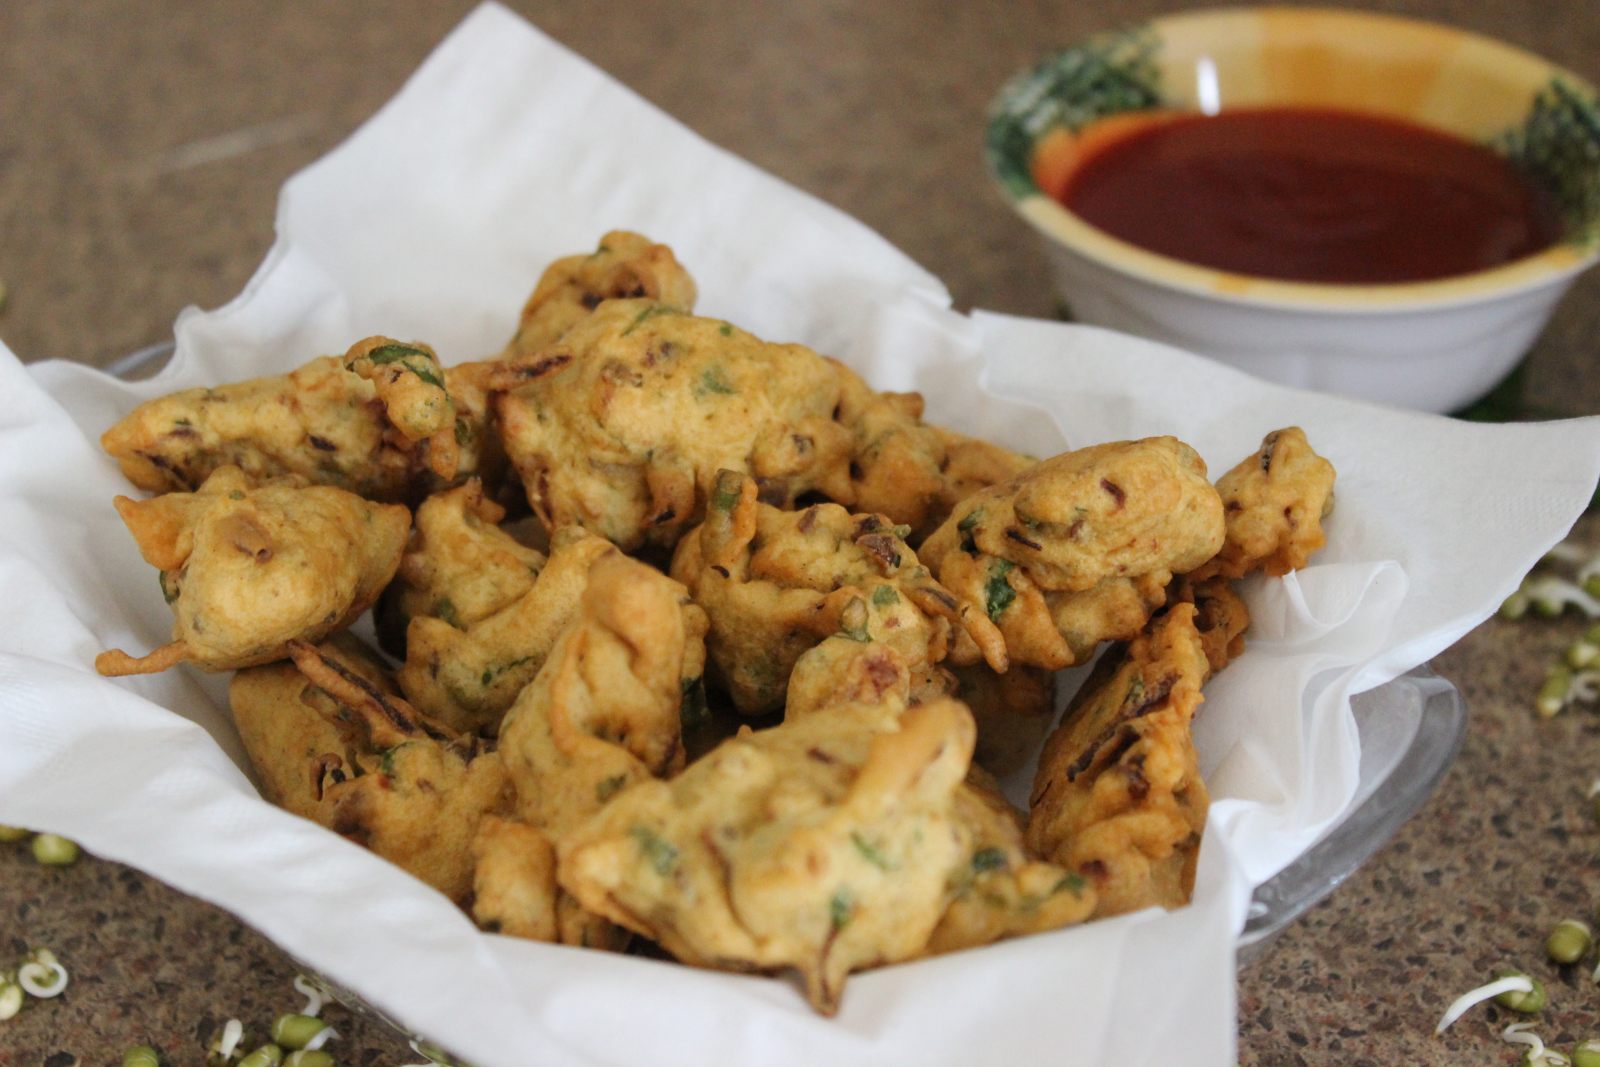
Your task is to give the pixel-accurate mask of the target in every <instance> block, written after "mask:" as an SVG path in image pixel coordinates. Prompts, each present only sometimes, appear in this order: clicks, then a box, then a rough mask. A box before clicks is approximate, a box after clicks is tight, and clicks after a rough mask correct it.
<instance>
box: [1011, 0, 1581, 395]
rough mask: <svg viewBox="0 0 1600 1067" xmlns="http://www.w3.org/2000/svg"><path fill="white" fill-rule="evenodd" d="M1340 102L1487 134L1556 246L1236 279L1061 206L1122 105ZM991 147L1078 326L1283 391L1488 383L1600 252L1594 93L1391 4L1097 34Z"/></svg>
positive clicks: (1016, 103)
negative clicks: (1527, 186) (1539, 202)
mask: <svg viewBox="0 0 1600 1067" xmlns="http://www.w3.org/2000/svg"><path fill="white" fill-rule="evenodd" d="M1273 106H1288V107H1322V108H1345V109H1351V110H1358V111H1364V112H1368V113H1372V114H1377V115H1383V116H1388V117H1393V118H1399V119H1405V120H1409V121H1411V122H1414V123H1418V124H1420V125H1423V126H1427V127H1430V128H1433V129H1437V130H1442V131H1444V132H1447V133H1452V134H1455V135H1457V136H1459V137H1463V138H1465V139H1467V140H1469V141H1472V142H1475V143H1480V144H1485V145H1488V146H1490V147H1491V148H1493V149H1494V150H1495V151H1496V152H1499V153H1500V154H1501V155H1503V156H1505V157H1506V158H1508V159H1510V160H1511V161H1512V162H1513V163H1514V164H1516V165H1517V166H1518V167H1519V168H1520V169H1522V170H1523V172H1524V173H1525V174H1527V175H1528V176H1529V177H1530V178H1531V179H1532V180H1533V181H1534V182H1536V183H1537V184H1539V185H1541V186H1543V187H1544V188H1545V189H1547V190H1548V191H1549V192H1550V193H1551V194H1552V195H1553V196H1554V198H1555V200H1556V202H1557V203H1558V204H1559V206H1560V209H1561V213H1562V220H1563V233H1562V237H1561V239H1560V240H1559V241H1558V242H1557V243H1556V244H1555V245H1553V246H1551V247H1549V248H1546V249H1544V250H1543V251H1541V252H1538V253H1536V254H1533V255H1530V256H1526V257H1524V258H1522V259H1518V260H1515V261H1513V262H1510V263H1507V264H1505V265H1503V266H1500V267H1496V268H1494V269H1492V270H1484V271H1478V272H1475V273H1471V274H1463V275H1458V276H1454V277H1450V278H1443V279H1440V280H1437V281H1428V282H1417V283H1407V284H1397V285H1324V284H1311V283H1304V282H1289V281H1278V280H1274V279H1269V278H1259V277H1253V276H1247V275H1240V274H1233V273H1229V272H1226V271H1220V270H1214V269H1211V268H1208V267H1203V266H1199V265H1196V264H1193V263H1187V262H1184V261H1182V260H1178V259H1173V258H1171V257H1168V256H1164V255H1160V254H1157V253H1154V252H1150V251H1146V250H1145V249H1142V248H1139V247H1138V246H1136V245H1132V244H1129V243H1128V242H1126V241H1122V240H1119V239H1118V238H1115V237H1112V236H1111V235H1110V234H1108V233H1106V232H1104V231H1102V230H1100V229H1098V228H1096V227H1094V226H1092V225H1090V224H1089V223H1088V222H1086V221H1084V220H1083V219H1082V218H1080V217H1078V216H1077V215H1075V214H1073V213H1072V212H1071V211H1069V210H1068V209H1067V208H1066V207H1064V206H1062V204H1061V203H1060V202H1059V201H1058V200H1057V199H1055V197H1054V196H1053V195H1052V193H1059V192H1060V191H1061V190H1062V189H1063V188H1064V187H1065V183H1066V181H1067V179H1068V178H1069V177H1070V175H1071V174H1072V172H1073V169H1074V168H1075V167H1076V166H1077V165H1078V163H1079V162H1081V161H1082V160H1083V159H1085V158H1087V156H1088V155H1089V154H1090V153H1091V152H1092V151H1093V150H1094V147H1095V144H1096V142H1097V141H1099V140H1101V139H1103V138H1107V137H1114V136H1115V134H1116V131H1117V128H1118V126H1119V124H1120V125H1122V126H1124V127H1125V126H1126V124H1127V123H1128V122H1129V121H1130V119H1131V118H1133V117H1134V116H1133V115H1132V114H1131V113H1137V112H1141V111H1152V110H1158V109H1162V110H1171V109H1177V110H1180V111H1194V112H1211V111H1215V110H1217V109H1218V108H1228V107H1273ZM985 156H986V160H987V163H988V167H989V171H990V173H991V175H992V176H993V177H994V179H995V182H996V183H997V184H998V186H999V187H1000V189H1001V191H1002V192H1003V193H1004V195H1005V196H1006V198H1007V200H1008V201H1009V202H1010V203H1011V205H1012V206H1013V207H1014V208H1015V209H1016V210H1017V211H1018V212H1019V213H1020V214H1021V215H1022V217H1023V218H1024V219H1026V220H1027V221H1028V222H1029V223H1030V224H1031V225H1032V226H1033V227H1034V228H1035V229H1037V230H1038V231H1039V232H1040V233H1041V234H1042V235H1043V236H1044V239H1045V245H1046V248H1047V250H1048V252H1049V256H1050V260H1051V264H1052V268H1053V270H1054V272H1055V277H1056V284H1057V287H1058V289H1059V292H1060V295H1061V297H1062V299H1063V300H1064V301H1065V302H1066V304H1067V306H1068V307H1069V308H1070V309H1071V311H1072V314H1073V317H1074V318H1076V319H1077V320H1078V321H1080V322H1086V323H1090V324H1093V325H1097V326H1106V327H1110V328H1112V329H1116V330H1122V331H1124V332H1127V333H1133V334H1138V335H1141V336H1144V337H1150V338H1153V339H1155V340H1159V341H1165V342H1168V343H1170V344H1174V345H1178V346H1179V347H1182V348H1186V349H1189V350H1191V351H1194V352H1199V353H1201V354H1202V355H1207V356H1211V357H1213V358H1215V359H1218V360H1221V361H1223V362H1225V363H1229V364H1232V365H1233V366H1236V367H1238V368H1240V369H1242V370H1245V371H1248V372H1249V373H1251V374H1255V375H1258V376H1260V377H1263V378H1269V379H1272V380H1274V381H1279V382H1283V383H1285V384H1288V385H1297V386H1302V387H1307V388H1313V389H1320V390H1325V391H1329V392H1337V393H1344V394H1348V395H1352V396H1359V397H1363V398H1366V399H1370V400H1376V401H1381V402H1385V403H1390V404H1396V405H1401V406H1404V407H1412V408H1420V409H1423V410H1427V411H1453V410H1456V409H1458V408H1460V407H1462V406H1464V405H1466V404H1468V403H1470V402H1471V401H1473V400H1475V399H1477V398H1479V397H1481V396H1483V395H1484V394H1485V393H1487V392H1488V391H1489V390H1490V389H1492V388H1493V387H1494V385H1495V384H1496V383H1497V382H1499V381H1500V380H1501V379H1502V378H1504V377H1505V375H1506V374H1507V373H1508V372H1509V371H1510V370H1511V369H1512V368H1513V367H1514V366H1515V365H1516V363H1517V361H1518V360H1519V359H1520V358H1521V357H1522V356H1523V355H1524V354H1525V353H1526V352H1527V350H1528V349H1529V348H1530V347H1531V346H1532V345H1533V342H1534V340H1535V339H1536V338H1537V337H1538V335H1539V332H1540V331H1541V330H1542V329H1543V328H1544V325H1545V323H1546V322H1547V321H1548V320H1549V317H1550V314H1551V312H1552V311H1553V310H1554V309H1555V305H1556V302H1557V301H1558V300H1559V299H1560V298H1561V295H1562V294H1563V293H1565V292H1566V290H1567V288H1568V287H1569V286H1570V285H1571V284H1572V281H1573V280H1574V278H1576V276H1577V275H1578V274H1579V273H1580V272H1582V271H1583V270H1584V269H1585V268H1587V267H1589V266H1591V265H1592V264H1593V263H1594V262H1595V260H1596V259H1597V258H1600V97H1597V95H1596V92H1595V89H1594V87H1593V86H1591V85H1589V84H1588V83H1586V82H1585V81H1584V80H1583V79H1581V78H1579V77H1577V76H1576V75H1574V74H1572V73H1570V72H1568V71H1566V70H1563V69H1561V68H1560V67H1557V66H1554V65H1552V64H1550V63H1548V62H1546V61H1544V60H1542V59H1540V58H1538V57H1537V56H1534V55H1532V54H1530V53H1528V52H1525V51H1522V50H1520V49H1517V48H1513V47H1511V46H1510V45H1506V44H1502V43H1500V42H1498V41H1494V40H1491V39H1489V38H1486V37H1481V36H1478V35H1476V34H1471V33H1467V32H1464V31H1461V30H1457V29H1453V28H1450V27H1447V26H1440V25H1435V24H1432V23H1426V22H1418V21H1415V20H1411V19H1403V18H1396V17H1392V16H1387V15H1375V14H1367V13H1363V12H1356V11H1336V10H1319V9H1308V8H1240V9H1226V10H1213V11H1205V12H1199V13H1194V14H1181V15H1172V16H1168V17H1163V18H1157V19H1154V20H1152V21H1149V22H1145V23H1141V24H1139V25H1136V26H1132V27H1128V28H1126V29H1122V30H1117V31H1113V32H1109V33H1105V34H1101V35H1099V36H1096V37H1093V38H1090V39H1089V40H1087V41H1084V42H1083V43H1081V44H1078V45H1075V46H1073V47H1071V48H1067V49H1065V50H1063V51H1061V52H1058V53H1056V54H1055V55H1052V56H1051V57H1050V58H1048V59H1046V60H1045V61H1044V62H1042V63H1040V64H1039V65H1038V66H1036V67H1035V68H1033V69H1032V70H1029V71H1027V72H1024V73H1023V74H1021V75H1019V76H1018V77H1016V78H1014V79H1013V80H1012V81H1011V82H1009V83H1008V84H1007V85H1006V86H1005V87H1004V88H1003V89H1002V90H1001V92H1000V94H999V96H998V97H997V98H996V99H995V101H994V103H993V105H991V107H990V111H989V118H988V127H987V136H986V143H985Z"/></svg>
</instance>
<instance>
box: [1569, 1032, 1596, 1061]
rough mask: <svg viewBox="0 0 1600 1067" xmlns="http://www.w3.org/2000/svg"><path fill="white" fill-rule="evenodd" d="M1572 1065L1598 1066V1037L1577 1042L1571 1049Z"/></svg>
mask: <svg viewBox="0 0 1600 1067" xmlns="http://www.w3.org/2000/svg"><path fill="white" fill-rule="evenodd" d="M1572 1067H1600V1038H1594V1037H1591V1038H1589V1039H1588V1040H1587V1041H1580V1042H1578V1044H1577V1047H1576V1048H1574V1049H1573V1050H1572Z"/></svg>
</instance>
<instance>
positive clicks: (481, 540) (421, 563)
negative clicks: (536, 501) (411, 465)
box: [384, 478, 545, 630]
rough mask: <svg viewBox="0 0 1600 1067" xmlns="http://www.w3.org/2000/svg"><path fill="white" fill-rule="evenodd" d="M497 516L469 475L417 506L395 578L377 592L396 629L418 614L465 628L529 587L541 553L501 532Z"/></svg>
mask: <svg viewBox="0 0 1600 1067" xmlns="http://www.w3.org/2000/svg"><path fill="white" fill-rule="evenodd" d="M504 518H505V509H504V508H502V507H501V506H500V505H499V504H496V503H495V502H494V501H492V500H489V499H487V498H486V497H485V496H484V493H483V483H482V482H480V481H479V480H477V479H476V478H474V479H470V480H468V481H467V482H466V483H465V484H463V485H459V486H457V487H456V488H454V489H450V490H447V491H445V492H442V493H435V494H434V495H433V496H430V497H429V498H428V499H427V500H425V501H423V503H422V506H421V507H419V508H418V509H417V513H416V518H415V523H414V526H413V529H412V532H411V540H410V542H409V543H408V544H407V545H406V552H405V556H404V557H403V558H402V559H401V560H400V570H399V573H398V574H396V575H395V581H394V583H393V584H392V585H390V586H389V588H388V589H387V590H386V591H385V593H384V601H385V610H386V611H387V612H389V613H391V614H392V615H394V616H395V617H396V618H397V619H398V620H400V622H401V624H402V630H403V624H404V622H406V621H409V620H410V619H411V618H413V617H414V616H417V615H432V616H434V617H436V618H439V619H443V620H444V621H445V622H447V623H449V624H450V625H452V626H456V627H467V626H471V625H472V624H473V623H476V622H479V621H481V620H482V619H485V618H487V617H489V616H490V615H493V614H494V613H495V612H497V611H499V610H501V609H502V608H504V607H506V606H507V605H510V604H512V603H515V602H516V601H517V600H519V599H521V598H522V597H523V596H524V595H525V594H526V593H527V592H528V590H530V589H532V588H533V583H534V579H536V578H537V577H538V576H539V572H540V571H541V570H543V569H544V564H545V555H544V553H542V552H539V551H537V550H535V549H532V548H529V547H528V546H527V545H524V544H522V543H521V542H520V541H518V540H517V539H516V538H514V537H512V536H511V535H510V534H508V533H506V532H505V531H504V530H502V529H501V528H500V526H499V523H500V522H501V521H502V520H503V519H504Z"/></svg>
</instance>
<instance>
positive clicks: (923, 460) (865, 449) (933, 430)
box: [829, 360, 1032, 541]
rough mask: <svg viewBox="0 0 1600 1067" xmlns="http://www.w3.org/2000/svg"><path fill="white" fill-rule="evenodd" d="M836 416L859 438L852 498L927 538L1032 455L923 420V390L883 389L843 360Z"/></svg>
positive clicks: (865, 508) (839, 367)
mask: <svg viewBox="0 0 1600 1067" xmlns="http://www.w3.org/2000/svg"><path fill="white" fill-rule="evenodd" d="M829 362H830V363H833V365H834V368H835V370H836V371H837V372H838V375H839V385H840V390H839V411H838V416H837V417H838V420H839V422H840V423H841V424H843V425H844V426H845V427H847V428H848V429H849V430H850V433H851V436H852V438H853V445H852V454H851V462H850V483H851V492H852V496H851V502H852V505H853V507H854V508H855V509H856V510H857V511H861V512H867V513H877V514H881V515H886V516H888V517H889V518H890V519H891V520H892V521H894V522H896V523H899V524H902V525H905V526H909V527H910V528H911V533H910V534H909V536H908V538H907V539H908V540H910V541H921V540H922V539H923V538H924V537H926V536H927V535H928V534H929V533H931V532H932V531H933V530H934V529H935V528H937V527H938V525H939V524H940V523H942V522H943V521H944V520H945V518H946V517H947V516H949V514H950V511H951V509H952V508H954V507H955V505H956V504H957V503H959V502H960V501H961V500H963V499H965V498H966V497H968V496H971V495H972V494H973V493H975V492H977V491H978V490H979V489H984V488H987V487H988V486H991V485H994V484H995V483H996V482H1001V481H1005V480H1006V479H1008V478H1011V477H1013V476H1015V475H1017V474H1019V473H1021V472H1022V470H1023V469H1025V468H1026V467H1028V466H1030V465H1031V464H1032V460H1030V459H1028V458H1027V457H1026V456H1021V455H1019V454H1017V453H1015V452H1010V451H1007V450H1006V449H1004V448H1001V447H1000V446H999V445H994V444H990V443H988V442H986V441H977V440H974V439H973V438H970V437H964V436H962V435H961V434H958V433H955V432H953V431H950V430H946V429H943V428H941V427H938V426H934V425H931V424H929V423H925V422H923V421H922V410H923V405H922V396H921V394H919V393H879V392H876V391H874V390H873V389H872V387H871V386H869V385H867V383H866V382H865V381H864V380H863V379H862V378H861V376H860V375H858V374H856V373H855V372H854V371H852V370H850V369H849V368H848V367H846V366H844V365H843V364H841V363H838V362H836V361H833V360H830V361H829Z"/></svg>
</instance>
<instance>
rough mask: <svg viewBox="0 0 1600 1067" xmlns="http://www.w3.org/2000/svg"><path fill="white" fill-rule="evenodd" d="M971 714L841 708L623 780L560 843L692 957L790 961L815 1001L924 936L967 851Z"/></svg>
mask: <svg viewBox="0 0 1600 1067" xmlns="http://www.w3.org/2000/svg"><path fill="white" fill-rule="evenodd" d="M972 737H973V735H972V717H971V716H970V715H969V714H968V713H967V711H966V709H965V708H964V707H962V706H961V705H960V704H959V703H957V702H956V701H953V700H937V701H933V702H930V703H927V704H921V705H918V706H916V707H913V708H910V709H909V710H906V711H904V712H901V713H896V712H895V711H894V710H893V709H892V708H885V707H884V706H881V705H851V704H845V705H838V706H836V707H833V708H826V709H821V710H819V711H817V712H816V713H814V714H812V715H808V716H806V717H805V718H803V719H800V720H798V721H792V722H785V723H784V724H783V725H782V726H778V727H775V728H773V729H770V730H763V731H761V732H759V733H749V732H746V733H742V734H741V735H740V736H739V737H737V738H734V739H733V740H730V741H726V742H724V743H723V744H722V745H720V746H719V747H718V748H717V749H716V750H715V751H713V752H712V753H711V754H710V755H708V756H705V757H704V758H702V759H700V760H699V761H697V762H696V763H695V764H694V765H692V766H691V767H689V768H688V769H687V770H686V771H684V772H683V773H682V774H681V775H679V776H678V777H677V778H675V779H673V780H671V781H666V782H663V781H655V780H647V781H644V782H640V783H639V784H637V785H634V786H632V787H630V788H628V789H625V790H624V791H623V792H621V793H619V794H618V795H617V796H616V797H615V798H614V799H613V800H612V801H611V803H609V804H607V805H606V806H605V807H604V808H602V809H601V810H600V811H599V812H598V813H597V814H596V815H595V816H594V817H593V818H591V819H590V820H589V821H588V822H586V823H585V824H583V825H582V826H580V827H578V828H577V829H576V830H574V831H573V832H572V833H571V834H569V835H568V836H567V837H565V838H563V839H562V840H561V842H560V843H559V844H558V846H557V850H558V856H559V863H558V877H559V879H560V882H561V885H562V886H563V887H564V888H565V889H567V890H568V891H569V892H570V893H572V894H573V895H574V896H575V897H577V898H578V900H579V901H580V902H582V903H583V905H584V906H585V907H587V908H589V909H590V910H592V911H595V912H597V913H599V914H601V915H605V916H606V917H607V918H610V919H611V920H612V921H614V922H616V923H619V924H621V925H623V926H626V927H628V928H630V929H632V930H635V931H637V932H639V933H641V934H644V935H645V936H647V937H651V938H653V939H655V940H656V941H658V942H660V944H661V945H662V946H663V947H665V948H666V949H667V950H668V951H669V952H671V953H672V954H673V955H674V956H676V957H677V958H678V959H680V960H683V961H684V962H686V963H692V964H695V965H698V966H704V967H719V968H723V969H731V970H776V969H781V968H793V969H795V970H796V971H798V972H799V973H800V975H801V976H802V978H803V979H804V981H805V986H806V992H807V996H808V997H809V998H810V1000H811V1003H812V1005H813V1006H814V1007H816V1008H817V1010H819V1011H821V1012H823V1013H825V1014H832V1013H833V1012H834V1011H835V1010H836V1009H837V1007H838V1003H839V995H840V991H841V989H842V987H843V985H844V980H845V977H846V976H847V975H848V974H849V973H850V972H851V971H854V970H859V969H861V968H863V967H867V966H873V965H876V964H882V963H892V962H895V961H897V960H904V959H908V958H911V957H913V956H915V955H917V954H918V953H920V952H921V951H922V949H923V948H924V946H925V945H926V944H927V942H928V938H929V936H930V935H931V934H932V932H933V930H934V928H935V926H937V925H938V922H939V919H940V917H941V916H942V915H943V913H944V910H945V904H946V900H947V894H948V890H947V885H948V881H949V875H950V872H951V871H952V870H954V869H956V868H957V867H959V866H960V865H961V864H963V863H967V862H969V860H968V855H967V851H966V841H965V833H964V829H963V826H962V824H961V823H960V822H959V821H958V819H957V818H956V815H955V803H956V801H955V797H956V793H957V790H958V788H959V787H960V785H961V782H962V778H963V777H964V775H965V773H966V768H967V764H968V761H969V760H970V758H971V755H972Z"/></svg>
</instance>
